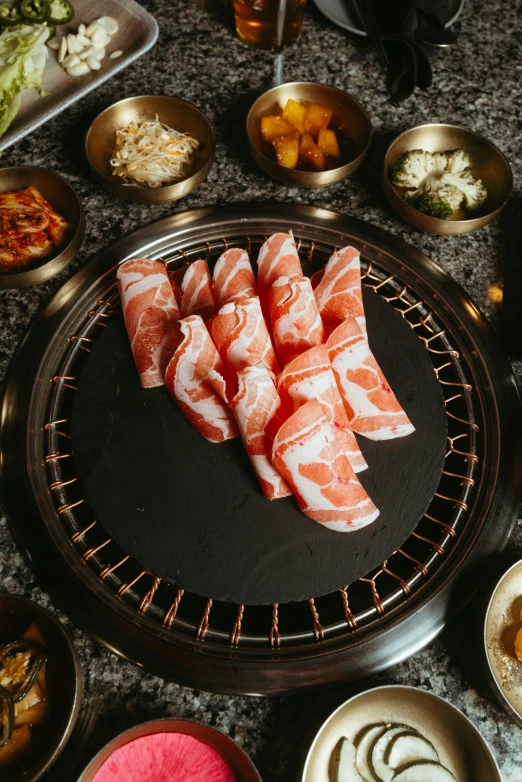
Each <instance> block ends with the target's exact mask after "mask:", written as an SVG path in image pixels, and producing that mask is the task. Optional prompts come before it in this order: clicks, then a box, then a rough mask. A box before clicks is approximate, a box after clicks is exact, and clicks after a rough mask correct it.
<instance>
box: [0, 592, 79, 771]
mask: <svg viewBox="0 0 522 782" xmlns="http://www.w3.org/2000/svg"><path fill="white" fill-rule="evenodd" d="M32 624H36V626H37V627H38V630H39V632H40V633H41V635H42V637H43V639H44V641H45V647H46V651H47V655H48V661H47V668H46V687H47V691H48V692H49V703H50V719H49V721H48V722H47V723H46V724H45V726H42V729H44V730H45V742H42V743H41V742H39V741H35V742H34V745H33V749H31V751H30V752H29V753H28V754H27V757H25V758H24V759H23V760H20V761H19V762H18V763H16V765H13V766H12V767H11V766H6V767H5V768H3V769H2V771H1V773H0V778H1V780H2V782H20V780H21V779H23V780H24V782H36V781H37V780H40V779H42V777H43V775H44V774H45V773H46V771H47V770H48V769H50V768H51V766H52V765H53V763H54V762H55V760H56V759H57V758H58V756H59V755H60V754H61V752H62V750H63V749H64V747H65V745H66V744H67V742H68V740H69V738H70V736H71V733H72V731H73V728H74V726H75V723H76V719H77V717H78V712H79V710H80V702H81V698H82V689H83V679H82V667H81V664H80V660H79V657H78V653H77V651H76V649H75V647H74V644H73V642H72V639H71V638H70V636H69V633H68V632H67V630H66V629H65V627H64V626H63V625H62V623H61V622H60V621H59V619H58V618H57V617H56V616H53V615H52V614H51V613H50V612H49V611H47V610H46V609H45V608H42V607H41V606H39V605H37V604H36V603H33V602H32V601H31V600H26V599H25V598H23V597H18V596H17V595H6V594H0V643H1V642H8V640H9V639H10V638H17V637H18V638H19V637H21V635H22V634H23V633H24V632H25V631H26V630H27V628H28V627H29V626H30V625H32ZM36 730H39V727H35V731H36ZM61 779H65V777H62V778H61Z"/></svg>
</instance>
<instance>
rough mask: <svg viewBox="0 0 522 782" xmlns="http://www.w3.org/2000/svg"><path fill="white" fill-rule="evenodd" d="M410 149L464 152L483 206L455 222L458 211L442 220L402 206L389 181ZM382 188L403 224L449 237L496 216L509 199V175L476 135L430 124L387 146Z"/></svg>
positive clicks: (489, 144)
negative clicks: (478, 183) (482, 188)
mask: <svg viewBox="0 0 522 782" xmlns="http://www.w3.org/2000/svg"><path fill="white" fill-rule="evenodd" d="M413 149H425V150H427V151H428V152H446V150H448V149H464V150H465V151H466V152H469V154H470V155H471V158H472V160H473V168H472V171H473V175H474V176H475V177H477V178H478V179H481V180H482V181H483V183H484V185H485V186H486V188H487V191H488V196H487V198H486V202H485V203H484V205H483V206H482V207H481V208H480V209H479V210H478V211H477V212H476V214H474V215H473V216H472V217H466V218H465V219H459V216H461V215H462V214H463V212H462V211H460V212H457V213H456V214H455V215H454V216H452V217H449V218H448V219H446V220H442V219H440V218H439V217H431V216H430V215H426V214H424V213H423V212H419V210H418V209H415V207H413V206H411V205H410V204H407V203H406V201H405V200H404V199H403V198H402V197H401V194H400V190H401V188H396V187H394V186H393V185H392V183H391V179H390V177H391V172H392V168H393V165H394V163H395V162H396V160H398V158H400V156H401V155H403V154H404V153H405V152H410V151H411V150H413ZM382 185H383V189H384V192H385V194H386V198H387V199H388V201H389V203H390V205H391V206H392V207H393V208H394V209H395V211H396V212H397V213H398V214H399V215H400V216H401V217H402V219H403V220H405V221H406V222H407V223H410V225H413V226H415V228H418V229H419V230H420V231H428V232H429V233H435V234H444V235H447V236H452V235H456V234H467V233H471V231H477V230H478V229H479V228H482V227H483V226H484V225H487V224H488V223H490V222H491V221H492V220H493V219H494V218H495V217H496V216H497V215H498V214H500V212H501V211H502V209H503V208H504V206H505V205H506V202H507V200H508V198H509V196H510V195H511V191H512V189H513V175H512V173H511V168H510V166H509V163H508V162H507V160H506V158H505V157H504V155H503V154H502V152H501V151H500V149H499V148H498V147H497V146H495V144H493V143H492V142H491V141H489V140H488V139H487V138H485V137H484V136H481V135H480V133H476V132H475V131H474V130H468V128H459V127H457V126H456V125H443V124H431V125H419V126H418V127H416V128H411V130H407V131H405V132H404V133H401V135H400V136H398V137H397V138H396V139H395V141H393V142H392V143H391V144H390V146H389V147H388V151H387V152H386V156H385V158H384V170H383V176H382Z"/></svg>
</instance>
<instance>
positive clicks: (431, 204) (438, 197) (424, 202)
mask: <svg viewBox="0 0 522 782" xmlns="http://www.w3.org/2000/svg"><path fill="white" fill-rule="evenodd" d="M439 183H440V180H439ZM462 198H463V196H462V193H461V192H460V190H459V189H458V188H456V187H453V186H452V185H440V186H439V187H438V188H436V189H435V190H434V191H432V192H430V193H425V194H424V195H422V196H421V197H420V198H419V199H418V200H417V201H416V202H414V204H413V205H414V206H415V207H416V208H417V209H418V210H419V212H424V214H427V215H431V217H438V218H440V219H441V220H445V219H446V218H447V217H451V215H452V214H455V212H457V211H458V210H459V209H460V205H461V203H462Z"/></svg>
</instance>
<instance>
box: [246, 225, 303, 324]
mask: <svg viewBox="0 0 522 782" xmlns="http://www.w3.org/2000/svg"><path fill="white" fill-rule="evenodd" d="M292 275H295V276H296V277H302V276H303V270H302V269H301V261H300V260H299V255H298V254H297V248H296V246H295V242H294V237H293V236H291V235H290V234H284V233H278V234H273V235H272V236H270V237H269V238H268V239H267V240H266V242H265V243H264V244H263V245H262V247H261V249H260V250H259V255H258V256H257V290H258V294H259V298H260V301H261V307H262V309H263V312H264V313H267V301H266V298H267V294H268V289H269V288H270V286H271V285H272V283H273V282H275V281H276V280H277V278H278V277H290V276H292Z"/></svg>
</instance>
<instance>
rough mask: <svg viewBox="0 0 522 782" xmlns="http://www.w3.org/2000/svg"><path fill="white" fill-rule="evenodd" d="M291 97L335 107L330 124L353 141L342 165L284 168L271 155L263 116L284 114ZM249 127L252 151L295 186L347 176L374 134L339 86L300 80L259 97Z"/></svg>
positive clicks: (320, 183) (323, 184)
mask: <svg viewBox="0 0 522 782" xmlns="http://www.w3.org/2000/svg"><path fill="white" fill-rule="evenodd" d="M289 98H292V99H293V100H295V101H297V102H298V103H320V104H322V105H323V106H326V108H329V109H332V111H333V115H332V120H331V125H330V127H331V128H332V129H333V130H338V131H340V132H341V134H342V133H343V132H344V133H345V135H346V137H347V139H349V144H350V149H349V152H345V153H344V159H343V154H341V163H342V165H340V166H338V167H337V168H332V169H330V170H328V171H300V170H298V169H291V168H284V167H283V166H280V165H278V163H276V161H275V160H274V158H273V157H270V152H271V146H270V144H268V143H267V142H266V141H265V140H264V139H263V137H262V135H261V117H265V116H267V115H268V114H281V112H282V111H283V108H284V106H285V103H286V101H287V100H288V99H289ZM246 127H247V135H248V143H249V147H250V152H251V153H252V157H253V158H254V160H255V161H256V163H257V164H258V166H260V167H261V168H262V169H263V171H266V173H267V174H270V176H271V177H273V178H274V179H277V180H278V181H279V182H283V183H284V184H285V185H291V186H296V187H327V186H328V185H333V184H334V183H335V182H340V181H341V180H342V179H346V177H348V176H350V174H353V172H354V171H356V170H357V169H358V168H359V166H360V165H361V163H362V162H363V160H364V158H365V157H366V155H367V153H368V147H369V146H370V140H371V136H372V125H371V122H370V118H369V116H368V114H367V113H366V111H365V109H363V107H362V106H361V104H360V103H359V101H357V100H355V98H353V97H352V96H351V95H348V93H346V92H343V91H342V90H338V89H337V88H336V87H329V86H328V85H327V84H314V83H313V82H301V81H295V82H290V83H289V84H281V85H280V86H279V87H274V88H273V89H271V90H268V92H265V93H263V95H261V96H260V97H259V98H257V100H255V101H254V103H253V104H252V107H251V109H250V111H249V112H248V117H247V121H246ZM341 149H342V145H341Z"/></svg>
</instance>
